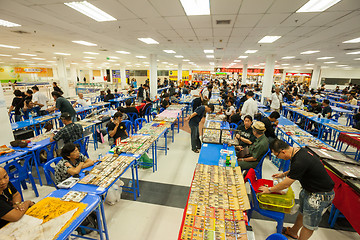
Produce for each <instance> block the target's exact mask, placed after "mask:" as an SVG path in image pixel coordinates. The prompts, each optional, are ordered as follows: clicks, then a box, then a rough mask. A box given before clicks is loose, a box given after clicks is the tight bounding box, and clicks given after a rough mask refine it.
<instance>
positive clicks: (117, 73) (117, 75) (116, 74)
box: [112, 70, 120, 83]
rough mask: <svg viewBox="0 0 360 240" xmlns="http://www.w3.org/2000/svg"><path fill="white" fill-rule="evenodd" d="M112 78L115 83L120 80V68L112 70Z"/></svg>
mask: <svg viewBox="0 0 360 240" xmlns="http://www.w3.org/2000/svg"><path fill="white" fill-rule="evenodd" d="M112 80H113V82H115V83H119V82H120V70H112Z"/></svg>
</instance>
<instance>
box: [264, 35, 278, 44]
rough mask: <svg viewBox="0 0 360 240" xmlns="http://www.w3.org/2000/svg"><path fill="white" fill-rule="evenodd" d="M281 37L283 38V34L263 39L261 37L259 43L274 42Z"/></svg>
mask: <svg viewBox="0 0 360 240" xmlns="http://www.w3.org/2000/svg"><path fill="white" fill-rule="evenodd" d="M279 38H281V36H265V37H263V38H262V39H260V41H258V43H273V42H275V41H276V40H278V39H279Z"/></svg>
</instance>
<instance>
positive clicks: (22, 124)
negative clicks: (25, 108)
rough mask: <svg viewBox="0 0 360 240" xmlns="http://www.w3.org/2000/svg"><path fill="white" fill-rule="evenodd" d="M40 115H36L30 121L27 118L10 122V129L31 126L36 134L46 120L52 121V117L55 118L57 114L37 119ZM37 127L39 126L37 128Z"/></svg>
mask: <svg viewBox="0 0 360 240" xmlns="http://www.w3.org/2000/svg"><path fill="white" fill-rule="evenodd" d="M41 117H43V116H41ZM41 117H36V118H33V120H32V121H30V120H29V119H28V120H24V121H20V122H14V123H11V128H12V130H13V131H14V130H18V129H22V128H27V127H29V128H31V129H33V130H34V131H35V134H36V135H39V134H40V133H41V130H42V129H43V128H44V127H45V123H46V122H48V121H52V120H54V119H56V118H57V116H54V115H53V116H51V118H49V119H45V120H41V121H39V120H38V119H39V118H41ZM38 127H39V128H38Z"/></svg>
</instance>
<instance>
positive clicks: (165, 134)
mask: <svg viewBox="0 0 360 240" xmlns="http://www.w3.org/2000/svg"><path fill="white" fill-rule="evenodd" d="M164 136H165V155H167V131H165V133H164ZM173 139H174V130H173Z"/></svg>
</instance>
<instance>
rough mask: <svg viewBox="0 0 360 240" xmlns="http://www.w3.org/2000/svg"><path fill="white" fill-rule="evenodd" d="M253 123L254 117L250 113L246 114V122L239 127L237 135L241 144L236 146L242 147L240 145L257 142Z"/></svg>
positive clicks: (247, 145) (245, 145)
mask: <svg viewBox="0 0 360 240" xmlns="http://www.w3.org/2000/svg"><path fill="white" fill-rule="evenodd" d="M252 123H253V119H252V117H251V116H250V115H246V116H245V117H244V122H242V123H241V124H240V125H239V126H238V127H237V129H236V135H235V137H236V138H237V139H238V140H239V146H236V148H238V149H240V147H243V148H245V147H249V146H250V145H252V144H253V143H254V142H255V140H256V137H255V136H254V133H253V129H252V127H251V125H252Z"/></svg>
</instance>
